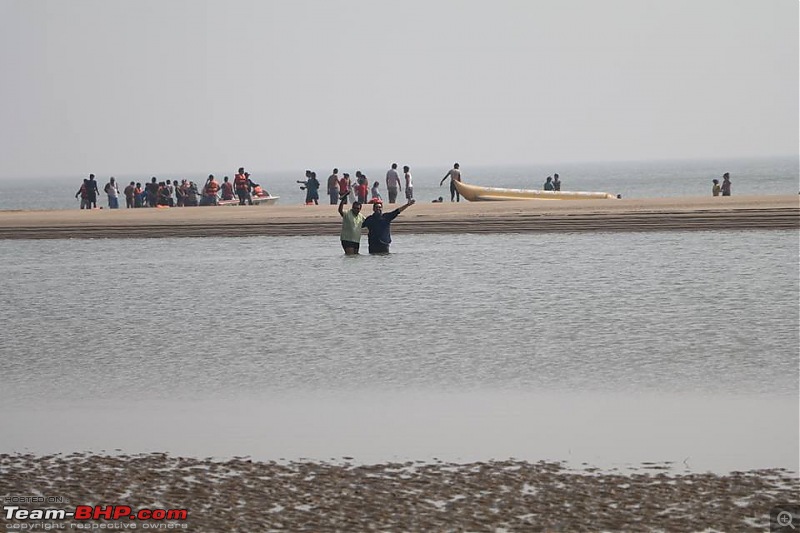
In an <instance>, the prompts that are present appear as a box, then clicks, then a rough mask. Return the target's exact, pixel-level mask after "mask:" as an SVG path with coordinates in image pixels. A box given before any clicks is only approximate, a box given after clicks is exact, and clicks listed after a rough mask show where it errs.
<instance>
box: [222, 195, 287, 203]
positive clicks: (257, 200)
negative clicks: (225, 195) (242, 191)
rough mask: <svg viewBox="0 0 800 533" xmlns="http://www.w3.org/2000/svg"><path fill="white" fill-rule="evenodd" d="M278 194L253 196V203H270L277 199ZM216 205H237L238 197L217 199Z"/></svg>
mask: <svg viewBox="0 0 800 533" xmlns="http://www.w3.org/2000/svg"><path fill="white" fill-rule="evenodd" d="M279 198H280V196H270V195H265V196H253V205H272V204H274V203H276V202H277V201H278V199H279ZM217 205H239V198H234V199H232V200H218V201H217Z"/></svg>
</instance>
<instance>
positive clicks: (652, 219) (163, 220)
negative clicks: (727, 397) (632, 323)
mask: <svg viewBox="0 0 800 533" xmlns="http://www.w3.org/2000/svg"><path fill="white" fill-rule="evenodd" d="M385 209H386V210H387V211H388V210H390V209H392V206H388V205H387V206H386V208H385ZM365 211H366V212H367V213H369V212H371V210H370V208H369V206H366V209H365ZM340 226H341V222H340V218H339V215H338V213H337V212H336V206H331V205H319V206H296V205H294V206H286V205H275V206H243V207H240V206H235V207H203V208H201V207H198V208H164V209H119V210H109V209H97V210H91V211H81V210H51V211H0V239H62V238H115V239H117V238H154V237H155V238H157V237H244V236H257V235H273V236H299V235H306V236H307V235H331V236H333V235H338V234H339V230H340ZM798 228H800V197H798V196H796V195H775V196H739V197H717V198H713V197H712V198H708V197H671V198H653V199H629V200H576V201H510V202H478V203H468V202H461V203H449V202H445V203H443V204H431V203H427V204H424V203H418V204H416V205H414V206H413V207H412V208H410V209H409V210H407V211H406V212H405V213H403V214H402V215H401V216H400V217H398V218H397V220H396V221H395V222H394V223H393V224H392V231H393V232H394V233H398V234H399V233H537V232H564V231H566V232H583V231H601V232H610V231H684V230H726V229H735V230H743V229H798Z"/></svg>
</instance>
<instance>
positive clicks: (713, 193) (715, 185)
mask: <svg viewBox="0 0 800 533" xmlns="http://www.w3.org/2000/svg"><path fill="white" fill-rule="evenodd" d="M711 183H712V184H713V185H711V196H719V193H720V192H721V190H722V189H721V187H720V186H719V180H718V179H716V178H715V179H713V180H711Z"/></svg>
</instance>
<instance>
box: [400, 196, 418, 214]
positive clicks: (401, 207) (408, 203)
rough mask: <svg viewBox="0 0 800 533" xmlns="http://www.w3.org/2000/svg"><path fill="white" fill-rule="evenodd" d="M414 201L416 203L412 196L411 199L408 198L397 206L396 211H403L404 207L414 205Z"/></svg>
mask: <svg viewBox="0 0 800 533" xmlns="http://www.w3.org/2000/svg"><path fill="white" fill-rule="evenodd" d="M415 203H416V200H414V199H413V198H412V199H411V200H409V201H408V202H407V203H406V204H405V205H401V206H400V207H398V208H397V211H398V213H402V212H403V211H405V210H406V209H408V208H409V207H411V206H412V205H414V204H415Z"/></svg>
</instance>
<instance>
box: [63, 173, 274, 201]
mask: <svg viewBox="0 0 800 533" xmlns="http://www.w3.org/2000/svg"><path fill="white" fill-rule="evenodd" d="M103 192H105V193H106V195H107V196H108V208H109V209H119V197H120V194H122V195H123V196H124V197H125V206H126V207H128V208H136V207H159V206H165V207H195V206H205V205H218V203H219V201H220V200H234V199H235V198H237V197H238V199H239V205H245V204H249V205H252V204H253V198H254V197H262V196H269V193H268V192H267V191H265V190H264V189H263V188H262V187H261V185H259V184H257V183H254V182H253V180H251V179H250V174H249V173H247V172H245V171H244V168H239V171H238V172H237V173H236V177H235V178H234V179H233V182H231V181H229V179H228V176H225V177H224V178H223V181H222V183H219V182H218V181H217V180H216V178H214V175H213V174H209V176H208V178H207V179H206V182H205V185H203V188H202V189H200V188H199V187H198V186H197V184H196V183H195V182H193V181H190V180H185V179H184V180H181V182H180V183H178V180H166V181H158V180H157V179H156V178H155V177H154V178H152V179H151V180H150V182H148V183H146V184H145V185H144V187H142V184H141V183H138V182H133V181H132V182H130V183H129V184H128V186H127V187H125V188H124V189H123V191H122V193H120V190H119V185H118V183H117V180H116V178H114V177H113V176H112V177H111V178H109V180H108V183H106V185H105V186H104V187H103ZM99 193H100V191H99V189H98V188H97V180H96V179H95V176H94V174H89V177H88V178H87V179H84V180H83V183H82V184H81V186H80V189H78V192H76V193H75V198H80V200H81V209H95V208H97V196H98V195H99Z"/></svg>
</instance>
